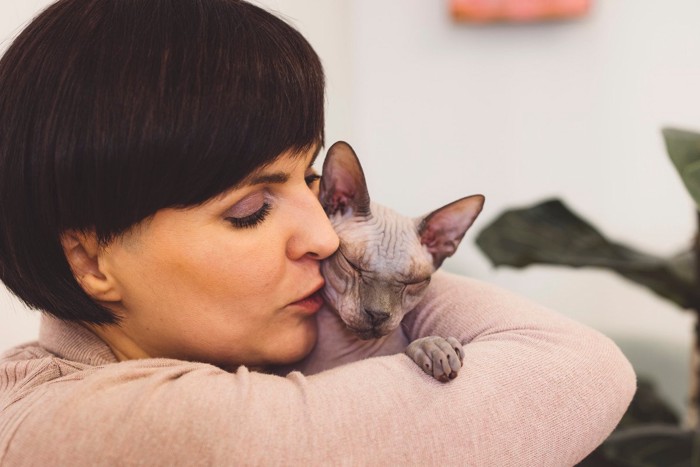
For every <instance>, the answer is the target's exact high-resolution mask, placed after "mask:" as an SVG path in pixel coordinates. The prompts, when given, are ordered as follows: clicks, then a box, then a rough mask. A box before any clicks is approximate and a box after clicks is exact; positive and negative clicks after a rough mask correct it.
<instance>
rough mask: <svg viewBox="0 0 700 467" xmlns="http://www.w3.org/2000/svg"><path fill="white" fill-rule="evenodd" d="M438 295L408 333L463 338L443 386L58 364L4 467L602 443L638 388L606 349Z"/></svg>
mask: <svg viewBox="0 0 700 467" xmlns="http://www.w3.org/2000/svg"><path fill="white" fill-rule="evenodd" d="M431 287H432V286H431ZM433 289H434V290H433V292H432V293H431V294H430V296H429V297H426V301H424V303H423V305H422V306H421V309H420V310H417V313H416V314H415V315H414V316H413V318H412V321H410V322H409V323H408V324H409V327H408V330H409V333H410V334H412V335H417V333H423V332H426V333H433V332H442V331H448V330H449V331H454V332H458V333H459V335H460V338H461V339H463V341H464V342H468V344H467V345H466V346H465V348H464V349H465V354H466V358H465V363H464V368H463V369H462V372H461V373H460V375H459V377H458V378H457V379H455V380H453V381H450V382H449V383H446V384H443V383H439V382H437V381H435V380H434V379H433V378H431V377H428V376H427V375H425V374H423V372H422V371H421V370H420V369H419V368H418V367H417V366H416V365H415V363H413V362H412V361H411V360H410V359H409V358H408V357H407V356H405V355H402V354H399V355H394V356H386V357H379V358H372V359H367V360H363V361H359V362H356V363H353V364H350V365H345V366H341V367H339V368H335V369H333V370H329V371H325V372H322V373H319V374H317V375H314V376H310V377H305V376H303V375H302V374H300V373H298V372H294V373H291V374H290V375H289V376H288V377H286V378H284V377H278V376H273V375H266V374H261V373H253V372H249V371H248V370H247V369H245V368H241V369H239V371H237V372H236V373H235V374H229V373H226V372H224V371H221V370H219V369H216V368H214V367H211V366H208V365H202V364H194V363H183V362H177V361H172V360H141V361H129V362H122V363H119V364H113V365H108V366H105V367H102V368H94V369H86V370H83V371H75V370H73V373H72V374H68V373H69V371H68V369H67V368H65V367H64V368H63V369H62V370H60V373H61V374H63V376H61V377H60V378H58V379H55V380H53V381H51V382H49V383H45V384H41V385H39V386H38V387H37V388H36V389H35V390H33V391H31V392H30V393H27V394H26V395H24V396H23V397H22V399H21V400H19V401H17V402H15V403H14V404H13V405H12V406H10V407H9V408H7V409H6V410H5V411H4V412H3V418H4V419H5V423H4V428H3V429H4V430H12V432H13V434H12V442H11V443H10V444H9V446H7V445H6V446H0V449H1V450H0V454H1V453H2V452H3V451H4V452H5V457H4V458H3V460H4V461H6V462H8V465H15V464H16V465H23V463H30V462H31V461H32V460H34V461H37V460H41V459H37V458H36V457H32V456H41V455H42V454H40V453H37V450H36V449H35V447H36V446H37V445H45V446H48V445H50V446H51V450H50V454H46V455H48V456H50V457H51V458H50V459H49V458H48V457H47V459H46V460H47V461H51V462H52V463H53V464H61V463H63V464H69V463H73V464H75V463H91V464H100V463H104V464H110V463H113V462H121V463H123V464H132V463H134V464H135V463H145V464H153V465H173V464H175V465H177V464H189V463H193V462H195V463H196V462H198V463H201V464H208V465H211V464H226V463H240V464H270V463H272V464H274V463H277V464H280V463H285V464H314V465H317V464H328V463H334V464H336V463H343V464H349V465H352V464H373V463H374V464H376V463H383V464H400V465H404V464H405V465H416V464H421V465H427V464H443V465H479V466H482V465H498V466H506V465H543V466H546V465H552V466H562V465H573V464H575V463H576V462H578V461H579V460H580V459H581V458H583V457H584V456H585V455H586V454H588V452H590V451H591V450H592V449H594V448H595V446H596V445H598V444H599V443H600V442H602V441H603V439H604V438H605V437H606V436H607V435H608V434H609V432H610V431H611V430H612V429H613V427H614V426H615V425H616V423H617V422H618V420H619V418H620V417H621V415H622V413H623V412H624V410H625V408H626V407H627V404H628V403H629V401H630V399H631V397H632V394H633V392H634V373H633V372H632V369H631V367H630V366H629V364H628V362H627V360H626V359H625V358H624V357H623V356H622V354H621V353H620V351H619V350H618V349H617V347H616V346H615V345H614V344H612V343H611V342H610V341H609V340H608V339H607V338H605V337H603V336H602V335H600V334H598V333H597V332H595V331H592V330H590V329H588V328H586V327H584V326H581V325H578V324H576V323H574V322H571V321H569V320H567V319H564V318H562V317H560V316H558V315H556V314H553V313H550V312H547V311H544V310H542V309H540V308H539V307H538V306H536V305H533V304H532V303H530V302H528V301H525V300H522V299H520V298H517V297H514V296H512V295H510V294H507V293H505V292H503V291H501V290H498V289H496V288H493V287H490V286H486V285H483V284H480V283H477V282H474V281H469V280H467V279H461V278H456V277H453V276H448V275H444V277H436V281H435V284H434V287H433ZM445 294H448V295H445ZM443 313H445V315H444V316H442V318H441V315H442V314H443ZM455 313H456V314H455ZM446 317H449V318H446ZM443 320H444V321H445V322H446V323H444V324H443V323H442V321H443ZM446 327H447V328H449V329H446ZM54 364H55V365H56V366H61V365H63V363H61V362H60V361H57V362H55V363H54ZM13 411H14V412H13ZM10 421H11V422H10ZM0 425H3V423H0ZM0 431H3V430H0ZM46 452H49V451H48V450H47V451H46ZM28 456H29V457H28Z"/></svg>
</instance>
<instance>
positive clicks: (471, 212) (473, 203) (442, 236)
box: [418, 195, 484, 269]
mask: <svg viewBox="0 0 700 467" xmlns="http://www.w3.org/2000/svg"><path fill="white" fill-rule="evenodd" d="M483 206H484V197H483V196H482V195H473V196H468V197H466V198H462V199H459V200H457V201H455V202H453V203H450V204H448V205H447V206H443V207H441V208H440V209H437V210H435V211H433V212H431V213H430V214H428V215H427V216H425V217H424V218H423V219H419V222H418V235H419V236H420V242H421V243H422V244H423V245H425V246H426V247H427V248H428V251H429V252H430V254H432V255H433V265H434V266H435V269H437V268H439V267H440V265H441V264H442V262H443V261H444V260H445V258H447V257H449V256H452V255H453V254H454V252H455V251H457V247H458V246H459V242H460V241H461V240H462V237H464V234H465V233H466V232H467V229H468V228H469V227H471V225H472V224H473V223H474V220H475V219H476V216H478V215H479V213H480V212H481V208H482V207H483Z"/></svg>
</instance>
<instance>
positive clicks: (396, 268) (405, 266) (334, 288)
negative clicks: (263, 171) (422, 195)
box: [319, 142, 483, 339]
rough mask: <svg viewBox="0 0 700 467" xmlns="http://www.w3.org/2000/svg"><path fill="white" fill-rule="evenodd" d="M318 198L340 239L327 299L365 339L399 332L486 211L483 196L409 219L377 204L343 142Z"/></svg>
mask: <svg viewBox="0 0 700 467" xmlns="http://www.w3.org/2000/svg"><path fill="white" fill-rule="evenodd" d="M319 199H320V201H321V204H322V205H323V207H324V209H325V211H326V213H327V214H328V217H329V219H330V221H331V223H332V224H333V227H334V228H335V230H336V233H337V234H338V237H339V238H340V248H339V249H338V251H337V252H336V253H335V254H334V255H333V256H331V257H330V258H328V259H326V260H325V261H324V262H323V263H322V264H321V270H322V273H323V276H324V277H325V279H326V285H325V287H324V291H323V294H324V298H325V299H326V301H327V302H328V304H329V305H331V306H332V307H333V308H335V310H336V311H337V312H338V314H339V315H340V317H341V319H342V320H343V321H344V322H345V324H346V325H347V326H348V328H350V329H351V330H352V331H353V332H355V333H356V334H357V335H358V336H360V337H361V338H364V339H370V338H377V337H381V336H383V335H386V334H388V333H389V332H391V331H392V330H394V329H396V328H397V327H398V326H399V324H400V323H401V320H402V318H403V317H404V315H405V314H406V313H408V312H409V311H410V310H412V309H413V308H414V307H415V306H416V305H417V304H418V302H419V301H420V299H421V298H422V297H423V295H424V293H425V291H426V289H427V287H428V284H429V282H430V276H431V274H432V273H433V272H434V271H435V270H436V269H437V268H438V267H440V265H441V264H442V261H443V260H444V259H445V258H446V257H448V256H451V255H452V254H453V253H454V252H455V250H456V248H457V246H458V245H459V242H460V240H461V239H462V237H463V236H464V234H465V232H466V230H467V229H468V228H469V226H470V225H471V224H472V222H473V221H474V219H475V218H476V216H477V215H478V214H479V212H480V211H481V207H482V205H483V197H482V196H480V195H477V196H471V197H468V198H463V199H461V200H458V201H455V202H454V203H451V204H448V205H447V206H444V207H442V208H440V209H438V210H436V211H433V212H431V213H430V214H428V215H427V216H424V217H421V218H417V219H411V218H408V217H405V216H402V215H400V214H398V213H396V212H395V211H393V210H391V209H389V208H387V207H385V206H382V205H379V204H376V203H373V202H371V201H370V198H369V194H368V191H367V184H366V182H365V177H364V173H363V172H362V167H361V165H360V163H359V160H358V159H357V156H356V155H355V153H354V151H353V150H352V148H351V147H350V146H349V145H348V144H347V143H343V142H338V143H336V144H334V145H333V146H332V147H331V148H330V150H329V151H328V155H327V157H326V160H325V163H324V165H323V174H322V181H321V189H320V195H319Z"/></svg>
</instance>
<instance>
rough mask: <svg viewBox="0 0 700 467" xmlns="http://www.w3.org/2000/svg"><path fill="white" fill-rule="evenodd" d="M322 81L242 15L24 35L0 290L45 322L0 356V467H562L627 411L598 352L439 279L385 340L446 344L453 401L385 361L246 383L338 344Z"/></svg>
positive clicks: (172, 16) (203, 1) (509, 303)
mask: <svg viewBox="0 0 700 467" xmlns="http://www.w3.org/2000/svg"><path fill="white" fill-rule="evenodd" d="M323 86H324V84H323V72H322V68H321V65H320V62H319V60H318V57H317V56H316V54H315V53H314V51H313V50H312V49H311V47H310V46H309V44H308V43H307V42H306V41H305V40H304V39H303V38H302V37H301V36H300V35H299V34H298V33H297V32H296V31H295V30H294V29H292V28H291V27H289V26H288V25H286V24H285V23H284V22H283V21H281V20H279V19H277V18H275V17H274V16H272V15H270V14H269V13H267V12H265V11H263V10H261V9H259V8H257V7H254V6H252V5H250V4H247V3H244V2H242V1H237V0H181V1H178V2H173V1H169V0H60V1H59V2H57V3H56V4H54V5H53V6H51V7H49V8H48V9H47V10H46V11H45V12H44V13H42V14H41V15H40V16H39V17H37V18H36V19H35V20H34V21H33V22H32V23H31V24H30V25H29V26H28V27H27V28H26V29H25V30H24V31H23V32H22V33H21V34H20V36H19V37H18V38H17V39H16V40H15V42H14V43H13V44H12V46H11V47H10V48H9V49H8V51H7V52H6V54H5V55H4V57H3V58H2V60H1V61H0V210H1V215H2V219H3V223H2V228H1V229H0V232H1V234H0V274H1V278H2V280H3V282H4V283H5V284H6V286H7V287H8V288H9V289H10V290H12V291H13V292H14V293H15V294H16V295H17V296H18V297H20V298H21V299H22V300H23V301H25V302H26V303H27V304H28V305H29V306H31V307H34V308H37V309H40V310H42V311H43V312H44V314H45V316H44V318H43V322H42V328H41V332H40V336H39V341H38V342H35V343H30V344H27V345H25V346H21V347H18V348H15V349H12V350H10V351H8V352H6V353H5V354H4V355H3V357H2V359H0V460H1V461H2V462H1V463H3V464H7V465H36V464H51V465H109V464H125V465H130V464H147V465H178V464H182V465H189V464H202V465H226V464H246V465H247V464H282V463H285V464H287V463H288V464H328V463H343V464H377V463H379V464H419V465H426V464H443V465H450V464H455V465H500V466H502V465H572V464H574V463H576V462H577V461H579V460H580V459H582V458H583V457H584V456H585V455H586V454H587V453H588V452H590V451H591V450H592V449H594V448H595V447H596V446H597V445H598V444H599V443H600V442H602V440H603V439H604V438H605V437H606V436H607V435H608V434H609V433H610V431H611V430H612V429H613V428H614V426H615V425H616V423H617V422H618V420H619V418H620V417H621V415H622V413H623V412H624V410H625V408H626V407H627V404H628V403H629V401H630V399H631V397H632V394H633V392H634V374H633V372H632V370H631V368H630V366H629V364H628V362H627V361H626V360H625V359H624V357H623V356H622V355H621V353H620V352H619V350H618V349H617V348H616V347H615V346H614V344H612V343H611V342H610V341H609V340H608V339H606V338H605V337H603V336H601V335H600V334H598V333H596V332H595V331H592V330H590V329H587V328H585V327H583V326H580V325H578V324H575V323H573V322H571V321H569V320H566V319H565V318H562V317H560V316H559V315H557V314H554V313H552V312H549V311H547V310H543V309H541V308H539V307H538V306H536V305H534V304H531V303H529V302H527V301H525V300H523V299H520V298H518V297H514V296H512V295H510V294H508V293H506V292H504V291H502V290H498V289H495V288H494V287H491V286H488V285H485V284H481V283H478V282H476V281H472V280H467V279H465V278H460V277H456V276H451V275H448V274H436V275H435V277H434V280H433V283H432V284H431V286H430V288H429V291H428V294H427V297H426V298H425V299H424V300H423V301H422V302H421V304H420V305H419V306H418V307H417V308H416V310H414V311H413V312H412V313H411V315H410V319H409V320H407V323H406V324H407V326H406V332H407V333H408V335H409V337H410V338H411V339H415V338H417V337H420V336H424V335H431V334H438V335H446V334H449V335H455V336H457V337H458V338H459V339H461V342H462V343H463V344H465V346H464V353H465V356H466V357H465V366H464V368H463V370H462V372H461V373H460V375H459V377H458V378H457V379H455V380H454V381H451V382H449V383H447V384H441V383H438V382H436V381H434V380H433V379H432V378H430V377H428V376H426V375H424V374H423V372H422V371H421V370H420V369H419V368H418V367H417V366H416V365H415V364H414V363H413V362H412V361H411V360H410V359H409V358H408V357H406V356H405V355H392V356H385V357H380V358H370V359H361V357H365V356H366V355H360V354H359V353H358V354H357V360H358V361H356V362H354V363H351V364H349V365H344V366H341V367H338V368H335V369H333V370H329V371H325V372H321V373H319V374H317V375H312V376H309V375H306V376H305V375H302V374H301V373H299V372H292V373H290V374H289V375H287V376H284V375H282V376H277V375H274V374H271V373H270V372H269V371H267V370H268V369H270V368H272V367H273V366H275V365H287V364H293V363H294V362H297V361H299V360H301V359H303V358H304V357H307V356H308V355H309V354H310V353H311V351H312V349H314V345H315V344H316V342H317V339H319V338H320V341H319V345H318V346H317V347H316V351H315V352H313V354H311V356H310V357H309V358H314V359H317V360H318V361H321V362H323V361H324V359H328V360H331V359H332V358H333V356H332V351H333V346H334V342H337V341H336V340H335V339H336V338H338V339H340V338H341V337H342V338H344V339H346V338H347V336H346V335H342V336H341V334H342V329H340V327H333V326H332V325H328V324H327V323H328V320H325V319H324V320H319V321H320V322H321V325H320V327H319V326H317V320H316V317H317V316H316V315H317V313H318V312H319V311H320V310H321V309H322V308H323V303H322V301H321V300H320V298H319V296H318V294H317V291H318V290H319V289H320V287H321V286H322V284H323V279H322V277H321V275H320V273H319V264H320V261H322V260H323V259H324V258H326V257H328V256H329V255H330V254H332V253H333V252H334V251H335V249H336V248H337V246H338V239H337V237H336V235H335V233H334V232H333V230H332V229H331V227H330V225H329V223H328V221H327V219H326V217H325V215H324V213H323V211H322V209H321V208H320V205H319V203H318V202H317V200H316V184H317V178H318V177H317V175H316V174H315V173H314V171H313V169H312V166H313V163H314V160H315V158H316V155H317V154H318V151H319V149H320V147H321V146H322V144H323V122H324V120H323V104H324V95H323V92H324V91H323ZM338 345H340V344H338ZM335 350H337V349H335ZM326 351H328V353H327V354H326ZM330 363H332V362H330ZM252 369H255V371H251V370H252Z"/></svg>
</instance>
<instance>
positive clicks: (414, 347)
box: [406, 336, 464, 383]
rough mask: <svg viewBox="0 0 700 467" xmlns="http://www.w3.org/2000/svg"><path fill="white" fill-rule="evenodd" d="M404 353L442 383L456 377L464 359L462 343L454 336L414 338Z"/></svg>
mask: <svg viewBox="0 0 700 467" xmlns="http://www.w3.org/2000/svg"><path fill="white" fill-rule="evenodd" d="M406 355H408V356H409V357H411V359H413V361H414V362H416V364H417V365H418V366H419V367H421V368H422V369H423V371H424V372H426V373H427V374H428V375H430V376H432V377H434V378H435V379H437V380H438V381H441V382H443V383H445V382H447V381H449V380H451V379H454V378H456V377H457V374H458V373H459V370H460V368H462V363H463V361H464V350H463V349H462V344H460V343H459V341H458V340H457V339H455V338H454V337H448V338H443V337H438V336H428V337H422V338H420V339H416V340H414V341H413V342H411V343H410V344H408V347H406Z"/></svg>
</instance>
